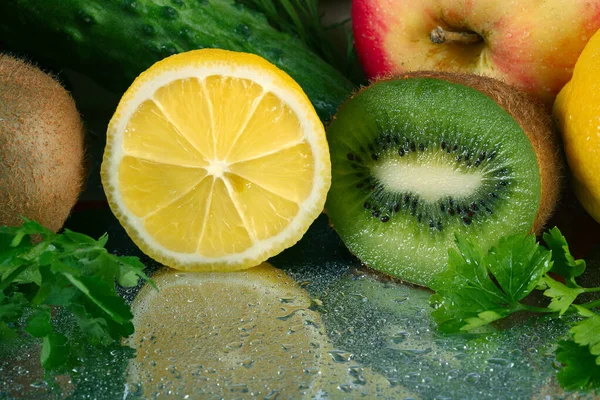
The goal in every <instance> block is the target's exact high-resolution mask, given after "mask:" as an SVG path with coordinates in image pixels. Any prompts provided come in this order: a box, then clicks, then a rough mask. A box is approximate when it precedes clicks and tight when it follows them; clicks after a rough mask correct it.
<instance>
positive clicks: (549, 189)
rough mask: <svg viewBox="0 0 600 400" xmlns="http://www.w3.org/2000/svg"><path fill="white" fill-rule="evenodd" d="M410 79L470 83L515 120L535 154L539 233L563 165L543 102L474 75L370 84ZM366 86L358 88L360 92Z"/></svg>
mask: <svg viewBox="0 0 600 400" xmlns="http://www.w3.org/2000/svg"><path fill="white" fill-rule="evenodd" d="M412 78H433V79H441V80H445V81H448V82H451V83H455V84H460V85H464V86H469V87H471V88H473V89H476V90H478V91H479V92H481V93H483V94H485V95H486V96H488V97H490V98H491V99H492V100H494V101H495V102H496V103H498V105H499V106H500V107H502V108H503V109H504V110H505V111H506V112H508V113H509V114H510V115H511V116H512V117H513V118H514V119H515V120H516V121H517V123H518V124H519V125H520V126H521V128H522V129H523V131H524V132H525V134H526V135H527V137H528V138H529V141H530V142H531V144H532V146H533V148H534V150H535V153H536V157H537V162H538V167H539V173H540V181H541V186H542V190H541V192H542V193H541V201H540V206H539V209H538V213H537V216H536V218H535V221H534V223H533V227H532V232H533V233H535V234H540V233H541V232H542V230H543V229H544V226H545V224H546V222H547V221H548V219H549V218H550V217H551V216H552V213H553V212H554V210H555V209H556V206H557V204H558V201H559V199H560V196H561V193H562V188H563V181H564V176H563V174H564V166H565V161H564V155H563V153H562V146H561V143H560V137H559V135H558V132H557V130H556V127H555V126H554V123H553V121H552V116H551V114H550V113H549V112H548V109H547V108H546V107H545V106H544V104H543V103H542V102H541V101H540V100H538V99H536V98H535V97H533V96H531V95H529V94H527V93H524V92H522V91H520V90H519V89H517V88H515V87H513V86H510V85H508V84H506V83H504V82H502V81H500V80H498V79H494V78H490V77H486V76H482V75H475V74H461V73H454V72H439V71H413V72H408V73H405V74H402V75H399V76H395V75H390V76H384V77H381V78H379V79H377V80H374V81H373V82H371V83H375V82H380V81H383V80H392V79H412ZM367 87H368V86H367ZM367 87H364V88H361V89H360V90H359V92H360V91H362V90H364V89H366V88H367ZM352 97H354V96H352Z"/></svg>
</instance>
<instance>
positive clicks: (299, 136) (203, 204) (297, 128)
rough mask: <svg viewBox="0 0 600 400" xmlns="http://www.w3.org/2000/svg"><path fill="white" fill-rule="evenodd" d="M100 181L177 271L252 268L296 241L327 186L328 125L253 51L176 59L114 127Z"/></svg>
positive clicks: (130, 101)
mask: <svg viewBox="0 0 600 400" xmlns="http://www.w3.org/2000/svg"><path fill="white" fill-rule="evenodd" d="M101 176H102V183H103V185H104V190H105V193H106V196H107V199H108V202H109V204H110V207H111V209H112V211H113V213H114V214H115V215H116V217H117V218H118V219H119V221H120V222H121V224H122V225H123V226H124V228H125V230H126V231H127V233H128V234H129V236H130V237H131V238H132V240H133V241H134V242H135V243H136V244H137V245H138V246H139V247H140V249H141V250H142V251H144V252H145V253H146V254H148V255H149V256H151V257H152V258H154V259H155V260H157V261H159V262H161V263H163V264H165V265H167V266H170V267H173V268H176V269H180V270H196V271H209V270H221V271H223V270H237V269H244V268H249V267H252V266H255V265H258V264H260V262H262V261H264V260H266V259H267V258H269V257H271V256H273V255H275V254H277V253H279V252H280V251H282V250H283V249H285V248H287V247H289V246H291V245H293V244H294V243H296V242H297V241H298V240H299V239H300V238H301V237H302V235H303V234H304V233H305V232H306V230H307V229H308V227H309V226H310V224H311V223H312V222H313V221H314V219H315V218H316V217H317V216H318V215H319V214H320V213H321V211H322V209H323V205H324V202H325V198H326V195H327V190H328V189H329V186H330V182H331V165H330V161H329V148H328V145H327V141H326V139H325V130H324V128H323V124H322V123H321V121H320V120H319V118H318V116H317V114H316V112H315V110H314V108H313V106H312V105H311V103H310V101H309V99H308V97H307V96H306V95H305V94H304V92H303V91H302V89H301V88H300V86H299V85H298V84H297V83H296V82H295V81H294V80H293V79H292V78H291V77H290V76H288V75H287V74H286V73H285V72H283V71H281V70H279V69H278V68H277V67H276V66H274V65H273V64H271V63H269V62H268V61H266V60H265V59H263V58H261V57H259V56H256V55H252V54H246V53H239V52H231V51H225V50H219V49H203V50H195V51H190V52H186V53H181V54H177V55H174V56H171V57H168V58H165V59H164V60H162V61H159V62H158V63H156V64H154V65H153V66H152V67H150V68H149V69H148V70H147V71H145V72H144V73H142V74H141V75H140V76H139V77H138V78H137V79H136V80H135V81H134V82H133V84H132V85H131V87H130V88H129V89H128V90H127V92H126V93H125V94H124V95H123V97H122V99H121V101H120V103H119V105H118V107H117V110H116V112H115V114H114V116H113V118H112V119H111V121H110V124H109V126H108V132H107V143H106V148H105V151H104V158H103V162H102V171H101Z"/></svg>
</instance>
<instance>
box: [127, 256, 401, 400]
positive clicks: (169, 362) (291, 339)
mask: <svg viewBox="0 0 600 400" xmlns="http://www.w3.org/2000/svg"><path fill="white" fill-rule="evenodd" d="M152 278H153V280H154V281H155V283H156V285H157V286H158V288H159V291H156V290H154V289H153V288H152V287H150V286H148V285H147V286H145V287H143V288H142V289H141V291H140V293H139V294H138V296H137V297H136V299H135V300H134V302H133V305H132V311H133V315H134V318H133V324H134V326H135V333H134V334H133V336H132V337H130V338H129V339H128V341H127V344H129V345H130V346H131V347H133V348H135V349H136V358H135V359H132V361H131V362H130V364H129V367H128V371H127V382H128V390H129V391H131V392H133V393H135V394H138V395H143V397H146V398H155V397H161V396H165V395H168V396H169V397H170V398H261V399H263V398H264V399H275V398H278V399H281V398H285V399H288V398H356V397H361V396H362V397H365V396H367V397H365V398H374V397H375V396H376V395H378V394H383V393H388V396H385V398H402V397H399V396H398V395H399V394H406V393H408V391H407V390H406V389H405V388H403V387H400V386H394V387H392V385H391V384H390V382H389V381H387V380H386V379H385V378H384V377H383V376H381V375H379V374H376V373H375V372H373V371H371V370H370V369H369V368H365V367H363V366H361V365H359V364H357V363H356V362H354V361H352V360H351V358H352V355H351V354H350V353H348V352H344V351H343V350H341V349H335V348H334V347H333V346H332V345H331V343H330V341H329V339H328V337H327V335H326V333H325V330H324V328H323V325H322V322H321V318H320V315H319V314H318V313H317V312H316V311H313V310H311V309H310V306H311V299H310V296H309V294H308V292H306V291H305V290H304V289H302V288H300V287H298V285H297V283H296V282H295V281H294V280H293V279H292V278H290V277H289V276H287V275H286V274H285V272H284V271H281V270H279V269H276V268H274V267H272V266H271V265H269V264H266V263H263V264H261V265H260V266H258V267H256V268H252V269H249V270H246V271H235V272H202V273H199V272H180V271H174V270H168V269H165V270H163V271H161V272H159V273H158V274H157V275H155V276H153V277H152Z"/></svg>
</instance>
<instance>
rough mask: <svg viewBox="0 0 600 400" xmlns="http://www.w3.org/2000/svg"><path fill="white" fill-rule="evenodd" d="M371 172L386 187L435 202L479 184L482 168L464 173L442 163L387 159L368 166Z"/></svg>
mask: <svg viewBox="0 0 600 400" xmlns="http://www.w3.org/2000/svg"><path fill="white" fill-rule="evenodd" d="M371 172H372V173H373V175H374V176H375V178H377V179H378V180H379V181H380V182H381V183H383V184H384V185H385V187H386V188H387V189H388V190H392V191H397V192H409V193H418V194H419V197H420V198H422V199H423V200H425V201H429V202H435V201H437V200H440V199H443V198H446V197H448V196H451V197H453V198H461V197H469V196H471V195H473V194H474V193H475V192H476V191H477V189H478V188H479V187H480V186H481V185H482V183H483V180H484V172H483V171H477V170H474V171H470V172H468V173H467V172H465V171H464V170H462V169H461V168H458V167H455V166H451V165H448V164H445V163H439V164H438V163H419V162H418V161H415V162H408V163H407V162H404V160H402V162H400V161H397V160H394V159H387V160H382V161H381V162H380V163H377V164H376V165H373V166H372V167H371Z"/></svg>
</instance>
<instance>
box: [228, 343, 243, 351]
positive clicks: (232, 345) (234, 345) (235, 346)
mask: <svg viewBox="0 0 600 400" xmlns="http://www.w3.org/2000/svg"><path fill="white" fill-rule="evenodd" d="M242 345H243V343H242V342H231V343H229V344H228V345H226V346H225V350H224V351H225V353H229V352H230V351H231V350H235V349H239V348H240V347H242Z"/></svg>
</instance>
